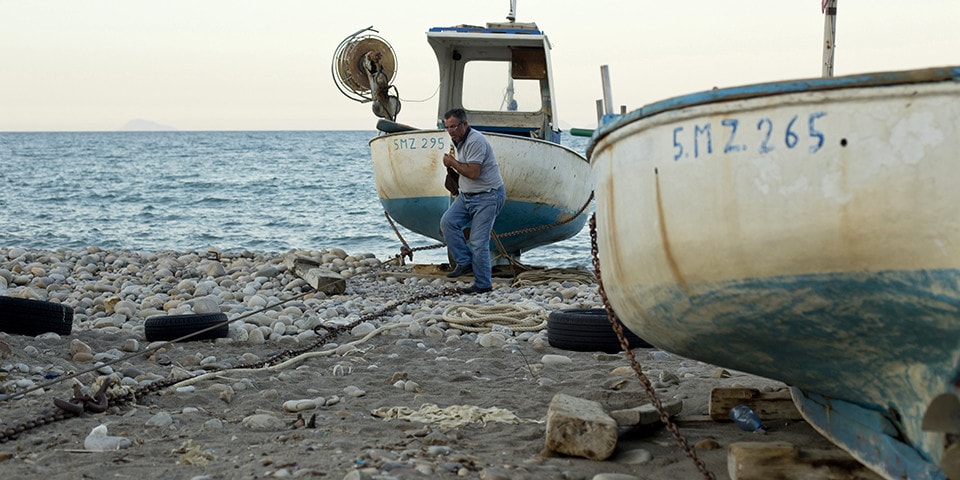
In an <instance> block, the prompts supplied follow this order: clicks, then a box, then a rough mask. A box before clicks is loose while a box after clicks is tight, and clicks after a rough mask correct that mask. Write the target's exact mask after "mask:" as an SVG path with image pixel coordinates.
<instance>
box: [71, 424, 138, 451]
mask: <svg viewBox="0 0 960 480" xmlns="http://www.w3.org/2000/svg"><path fill="white" fill-rule="evenodd" d="M132 444H133V442H131V441H130V439H128V438H124V437H114V436H110V435H108V434H107V426H106V425H103V424H101V425H98V426H97V427H95V428H94V429H93V430H91V431H90V434H89V435H87V438H85V439H84V440H83V449H84V450H91V451H95V452H105V451H110V450H120V449H123V448H127V447H129V446H130V445H132Z"/></svg>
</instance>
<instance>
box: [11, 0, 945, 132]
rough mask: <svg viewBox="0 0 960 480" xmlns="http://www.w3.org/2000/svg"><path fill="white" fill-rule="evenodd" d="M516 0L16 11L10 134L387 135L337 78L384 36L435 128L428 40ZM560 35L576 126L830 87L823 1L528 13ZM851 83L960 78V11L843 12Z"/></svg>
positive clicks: (412, 112) (917, 0)
mask: <svg viewBox="0 0 960 480" xmlns="http://www.w3.org/2000/svg"><path fill="white" fill-rule="evenodd" d="M508 11H509V1H508V0H476V1H456V2H452V1H449V0H445V1H439V0H437V1H435V0H408V1H401V0H361V1H356V2H349V1H335V2H329V1H319V0H271V1H266V0H258V1H254V0H165V1H162V2H158V1H146V0H0V131H109V130H118V129H121V128H123V126H124V125H126V124H127V123H128V122H130V121H132V120H135V119H143V120H147V121H149V122H154V123H157V124H161V125H166V126H170V127H173V128H175V129H178V130H373V129H374V128H375V125H376V120H377V118H376V117H375V116H374V115H373V113H372V112H371V109H370V104H361V103H357V102H354V101H351V100H349V99H347V98H346V97H344V96H343V95H342V94H341V93H340V91H339V90H338V89H337V88H336V85H335V84H334V81H333V79H332V76H331V68H330V67H331V59H332V56H333V53H334V51H335V50H336V48H337V45H338V44H339V43H340V41H341V40H342V39H343V38H345V37H346V36H348V35H350V34H351V33H353V32H355V31H357V30H360V29H362V28H365V27H369V26H373V27H374V28H375V29H376V30H377V31H378V34H379V35H380V36H381V37H383V38H384V39H386V40H387V41H388V42H389V43H390V44H391V45H392V46H393V48H394V50H395V51H396V55H397V75H396V79H395V82H394V84H395V85H396V87H397V89H398V91H399V92H400V97H401V100H402V110H401V112H400V115H399V117H398V119H397V120H398V121H399V122H402V123H406V124H409V125H414V126H418V127H433V126H435V125H436V118H437V106H436V97H435V96H434V94H435V92H436V90H437V84H438V73H437V67H436V61H435V58H434V55H433V51H432V50H431V49H430V47H429V45H428V44H427V41H426V35H425V32H426V31H427V30H428V29H429V28H430V27H433V26H452V25H459V24H472V25H482V24H484V23H486V22H491V21H493V22H500V21H504V20H505V17H506V15H507V13H508ZM517 20H518V21H528V22H529V21H533V22H536V23H537V25H538V26H539V27H540V29H541V30H543V31H544V32H545V33H546V34H547V35H548V37H549V38H550V41H551V44H552V46H553V50H552V52H551V56H552V62H553V74H554V78H555V93H556V96H557V98H556V102H555V104H556V105H555V106H556V110H557V115H558V118H559V120H560V126H561V127H562V128H564V129H569V128H572V127H578V128H594V127H595V126H596V123H597V118H596V101H597V100H598V99H600V98H602V93H603V90H602V88H603V85H602V79H601V74H600V71H601V70H600V69H601V65H607V66H608V68H609V72H610V83H611V90H612V99H613V102H612V103H613V104H614V105H615V106H616V107H617V108H616V110H619V106H620V105H624V106H626V107H627V110H632V109H635V108H639V107H641V106H643V105H645V104H648V103H652V102H655V101H658V100H663V99H665V98H669V97H674V96H678V95H684V94H687V93H693V92H698V91H702V90H708V89H710V88H713V87H720V88H723V87H732V86H738V85H746V84H752V83H761V82H769V81H776V80H788V79H796V78H811V77H818V76H820V75H821V63H822V54H823V34H824V17H823V14H822V13H821V5H820V0H764V1H755V2H746V1H736V2H735V1H731V0H673V1H670V2H665V1H662V0H660V1H650V0H630V1H626V0H593V1H589V2H584V1H574V0H518V5H517ZM836 47H837V48H836V56H835V74H836V75H846V74H854V73H864V72H870V71H888V70H905V69H911V68H924V67H932V66H945V65H960V2H958V1H956V0H914V1H902V0H901V1H893V0H838V17H837V45H836Z"/></svg>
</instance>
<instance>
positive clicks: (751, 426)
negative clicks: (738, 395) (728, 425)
mask: <svg viewBox="0 0 960 480" xmlns="http://www.w3.org/2000/svg"><path fill="white" fill-rule="evenodd" d="M730 420H733V422H734V423H736V424H737V426H738V427H740V430H743V431H745V432H761V433H765V432H766V431H767V428H766V427H764V426H763V422H761V421H760V417H759V416H757V414H756V413H754V411H753V410H751V409H750V407H748V406H746V405H737V406H736V407H733V408H731V409H730Z"/></svg>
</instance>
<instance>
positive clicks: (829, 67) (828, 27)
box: [821, 0, 837, 77]
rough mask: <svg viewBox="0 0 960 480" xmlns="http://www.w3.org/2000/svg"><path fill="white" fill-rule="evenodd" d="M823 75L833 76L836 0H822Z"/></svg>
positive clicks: (835, 48)
mask: <svg viewBox="0 0 960 480" xmlns="http://www.w3.org/2000/svg"><path fill="white" fill-rule="evenodd" d="M821 9H822V10H823V13H824V16H823V76H824V77H832V76H833V54H834V52H835V51H836V50H837V0H823V4H822V6H821Z"/></svg>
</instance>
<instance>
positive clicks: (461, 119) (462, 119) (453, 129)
mask: <svg viewBox="0 0 960 480" xmlns="http://www.w3.org/2000/svg"><path fill="white" fill-rule="evenodd" d="M467 125H468V123H467V112H466V111H464V110H463V109H462V108H454V109H452V110H450V111H448V112H447V113H445V114H443V128H445V129H446V130H447V133H448V134H450V138H452V139H453V141H454V142H459V141H460V140H461V139H463V135H464V134H465V133H466V132H467Z"/></svg>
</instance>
